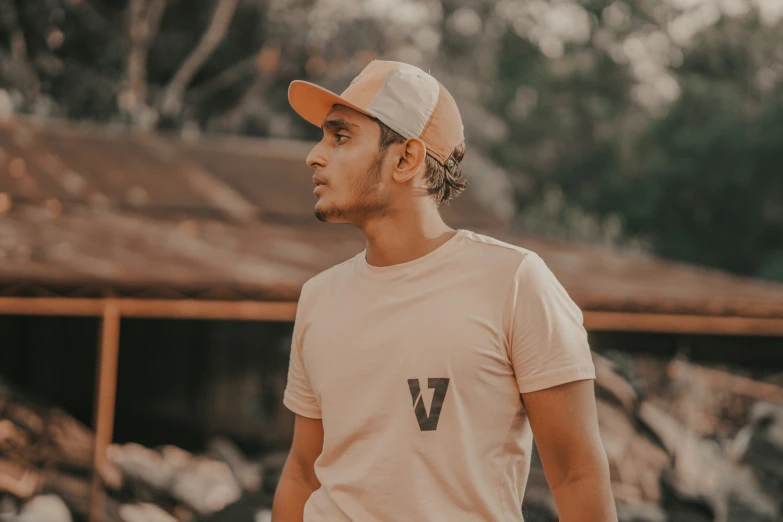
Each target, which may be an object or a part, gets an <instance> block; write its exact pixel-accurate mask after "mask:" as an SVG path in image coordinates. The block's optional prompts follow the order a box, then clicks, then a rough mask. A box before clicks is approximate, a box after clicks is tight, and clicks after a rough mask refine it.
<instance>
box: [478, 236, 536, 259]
mask: <svg viewBox="0 0 783 522" xmlns="http://www.w3.org/2000/svg"><path fill="white" fill-rule="evenodd" d="M464 237H465V239H466V240H467V248H468V249H469V250H473V251H474V252H475V253H476V254H478V255H480V256H481V257H482V258H484V259H486V260H487V261H489V262H508V263H511V264H516V266H519V265H520V264H521V263H522V261H523V260H524V259H525V258H527V257H537V254H536V253H535V252H533V251H532V250H529V249H527V248H524V247H521V246H518V245H513V244H511V243H507V242H505V241H501V240H500V239H497V238H494V237H492V236H487V235H484V234H479V233H477V232H472V231H469V230H466V231H465V233H464Z"/></svg>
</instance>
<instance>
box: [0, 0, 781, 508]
mask: <svg viewBox="0 0 783 522" xmlns="http://www.w3.org/2000/svg"><path fill="white" fill-rule="evenodd" d="M373 59H391V60H400V61H405V62H409V63H412V64H415V65H417V66H419V67H421V68H423V69H425V70H427V71H430V72H431V73H432V74H433V75H434V76H435V77H436V78H438V79H439V80H440V81H441V82H442V83H443V84H444V85H445V86H446V87H447V88H448V89H449V91H450V92H451V93H452V94H453V95H454V97H455V98H456V100H457V102H458V104H459V107H460V110H461V113H462V116H463V120H464V122H465V133H466V137H467V144H468V151H467V154H466V158H465V166H466V171H467V174H468V177H469V180H470V186H469V188H468V190H467V191H466V192H465V194H463V195H462V196H461V197H460V198H459V199H457V200H456V201H454V202H453V203H452V204H450V205H449V206H447V207H445V208H444V209H443V214H444V217H445V218H446V221H447V222H448V223H449V224H450V225H451V226H453V227H461V228H469V229H472V230H475V231H477V232H481V233H486V234H488V235H492V236H494V237H497V238H499V239H502V240H504V241H508V242H510V243H514V244H517V245H520V246H523V247H525V248H529V249H531V250H534V251H536V252H538V253H539V254H540V255H541V256H542V257H543V258H544V260H545V261H546V262H547V264H548V265H549V266H550V267H551V268H552V270H553V271H554V272H555V274H556V275H557V277H558V278H559V279H560V280H561V282H563V284H564V286H565V287H566V289H567V290H568V291H569V293H570V294H571V295H572V297H573V298H574V299H575V300H576V302H577V303H578V304H579V305H580V307H581V308H582V309H583V311H584V315H585V326H586V327H587V329H588V331H589V335H590V341H591V346H592V348H593V352H594V359H595V362H596V367H597V370H598V379H597V381H596V394H597V397H598V406H599V420H600V424H601V433H602V437H603V439H604V445H605V448H606V450H607V455H608V457H609V461H610V467H611V474H612V486H613V490H614V494H615V500H616V502H617V505H618V511H619V514H620V520H621V521H623V522H632V521H637V522H642V521H644V522H647V521H649V522H659V521H660V522H667V521H671V522H679V521H683V522H697V521H699V522H700V521H720V522H723V521H734V520H743V521H745V520H747V521H781V520H783V0H615V1H608V0H582V1H572V0H530V1H523V0H519V1H512V0H498V1H493V0H440V1H439V0H0V520H3V521H26V522H32V521H41V522H44V521H45V522H60V521H63V522H65V521H86V520H91V521H111V522H119V521H122V522H137V521H138V522H141V521H161V522H166V521H167V522H174V521H181V522H186V521H189V522H196V521H212V522H221V521H237V522H244V521H252V522H256V521H261V520H268V519H269V508H270V507H271V499H272V495H273V494H274V489H275V486H276V481H277V477H278V475H279V472H280V468H281V466H282V463H283V462H284V459H285V456H286V451H287V449H288V447H289V445H290V440H291V429H292V422H293V417H292V414H291V413H290V412H289V411H287V410H286V409H285V408H284V407H283V406H282V391H283V389H284V387H285V379H286V370H287V364H288V354H289V346H290V340H291V330H292V326H293V317H294V312H295V306H296V300H297V298H298V295H299V291H300V289H301V285H302V284H303V283H304V282H305V281H306V280H307V279H309V278H310V277H312V276H313V275H315V274H317V273H318V272H320V271H321V270H324V269H326V268H328V267H330V266H332V265H334V264H336V263H338V262H341V261H343V260H345V259H347V258H349V257H351V256H352V255H354V254H356V253H357V252H359V251H361V250H362V248H363V242H362V238H361V236H360V235H359V234H358V233H357V232H356V231H355V230H351V229H348V228H346V227H334V226H329V225H324V224H322V223H320V222H318V221H317V220H316V219H315V218H314V216H313V214H312V204H313V200H312V196H311V195H310V194H311V192H310V191H311V181H310V171H309V169H308V168H307V167H306V165H305V164H304V159H305V157H306V155H307V152H308V151H309V150H310V148H311V147H312V145H313V141H314V140H318V139H320V130H319V129H317V128H315V127H313V126H311V125H309V124H307V123H306V122H304V120H301V119H300V118H299V117H298V116H297V115H296V114H295V113H294V112H293V111H292V110H291V109H290V107H289V105H288V103H287V88H288V85H289V83H290V82H291V81H292V80H294V79H306V80H309V81H313V82H315V83H318V84H319V85H322V86H324V87H326V88H329V89H332V90H335V91H337V92H342V90H343V89H344V88H345V87H346V86H347V85H348V83H349V82H350V81H351V80H352V79H353V78H354V77H355V76H356V75H357V74H358V73H359V71H361V69H362V68H363V67H364V66H365V65H367V64H368V63H369V62H370V61H371V60H373ZM523 513H524V515H525V520H526V521H527V522H548V521H555V520H557V514H556V509H555V505H554V502H553V500H552V496H551V493H550V492H549V490H548V487H547V484H546V481H545V479H544V477H543V473H542V470H541V466H540V463H538V462H537V461H536V462H534V465H533V469H532V470H531V476H530V480H529V483H528V489H527V493H526V497H525V499H524V506H523Z"/></svg>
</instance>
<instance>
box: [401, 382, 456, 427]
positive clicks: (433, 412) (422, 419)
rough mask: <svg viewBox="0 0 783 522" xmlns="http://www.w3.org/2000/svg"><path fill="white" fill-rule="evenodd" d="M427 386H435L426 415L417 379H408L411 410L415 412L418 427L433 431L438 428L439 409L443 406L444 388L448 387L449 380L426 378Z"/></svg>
mask: <svg viewBox="0 0 783 522" xmlns="http://www.w3.org/2000/svg"><path fill="white" fill-rule="evenodd" d="M427 386H428V387H430V388H435V394H434V395H433V396H432V406H430V414H429V415H427V411H426V410H425V409H424V400H423V399H422V396H421V388H420V387H419V380H418V379H408V388H410V390H411V398H412V399H413V411H414V412H416V420H417V421H419V429H421V431H435V430H436V429H437V428H438V419H439V418H440V410H441V408H442V407H443V400H444V399H445V398H446V390H448V388H449V380H448V379H446V378H438V379H427ZM417 399H418V400H417Z"/></svg>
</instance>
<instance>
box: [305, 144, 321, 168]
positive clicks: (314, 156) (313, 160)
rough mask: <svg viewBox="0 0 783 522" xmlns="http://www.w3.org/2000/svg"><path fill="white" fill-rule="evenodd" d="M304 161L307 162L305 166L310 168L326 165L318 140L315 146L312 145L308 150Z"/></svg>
mask: <svg viewBox="0 0 783 522" xmlns="http://www.w3.org/2000/svg"><path fill="white" fill-rule="evenodd" d="M305 163H307V166H308V167H310V168H311V169H314V168H316V167H324V166H325V165H326V159H325V158H324V155H323V153H322V149H321V143H320V142H319V143H317V144H316V146H315V147H313V150H311V151H310V154H308V155H307V159H305Z"/></svg>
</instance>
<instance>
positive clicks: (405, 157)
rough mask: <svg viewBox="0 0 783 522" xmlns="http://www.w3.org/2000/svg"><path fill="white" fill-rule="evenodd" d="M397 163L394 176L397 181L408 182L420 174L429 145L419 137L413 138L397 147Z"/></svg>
mask: <svg viewBox="0 0 783 522" xmlns="http://www.w3.org/2000/svg"><path fill="white" fill-rule="evenodd" d="M397 152H398V155H397V163H396V164H395V165H394V172H393V174H392V177H393V178H394V181H396V182H397V183H407V182H408V181H410V180H411V179H413V178H414V177H415V176H416V174H418V173H419V172H420V171H421V169H422V165H424V160H425V159H426V157H427V146H426V145H425V144H424V142H423V141H421V140H420V139H418V138H411V139H409V140H406V141H405V142H403V143H400V144H399V145H398V147H397Z"/></svg>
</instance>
